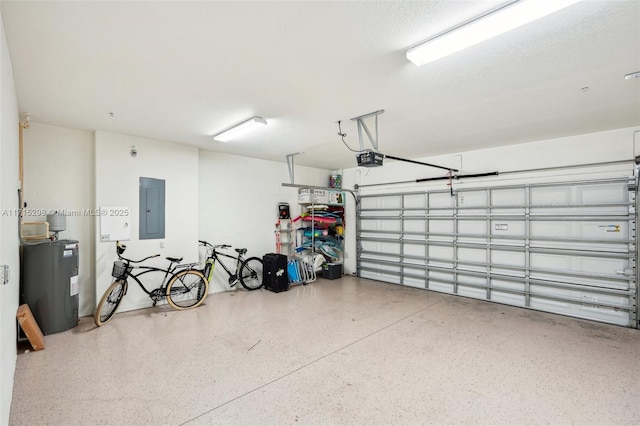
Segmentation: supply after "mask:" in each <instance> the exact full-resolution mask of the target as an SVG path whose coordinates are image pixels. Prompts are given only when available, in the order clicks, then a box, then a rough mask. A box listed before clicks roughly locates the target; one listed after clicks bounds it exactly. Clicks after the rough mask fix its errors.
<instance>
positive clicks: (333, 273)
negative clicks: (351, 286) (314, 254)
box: [322, 263, 342, 280]
mask: <svg viewBox="0 0 640 426" xmlns="http://www.w3.org/2000/svg"><path fill="white" fill-rule="evenodd" d="M341 276H342V263H325V264H323V265H322V278H326V279H328V280H337V279H338V278H340V277H341Z"/></svg>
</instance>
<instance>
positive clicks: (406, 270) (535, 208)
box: [358, 178, 638, 327]
mask: <svg viewBox="0 0 640 426" xmlns="http://www.w3.org/2000/svg"><path fill="white" fill-rule="evenodd" d="M634 184H635V178H629V179H624V178H620V179H610V180H602V181H590V182H572V183H548V184H547V183H540V184H533V185H522V186H517V185H510V186H507V187H499V186H496V187H488V188H474V189H458V191H457V192H456V196H455V197H451V194H450V193H449V191H435V192H433V191H432V192H425V193H408V194H402V193H401V194H393V196H389V195H388V194H387V195H384V196H376V195H371V196H364V197H363V202H362V205H363V206H376V207H375V208H372V209H370V211H362V212H361V213H359V217H358V220H359V221H360V224H361V225H364V224H366V228H367V229H363V230H361V232H360V234H359V235H360V236H365V237H367V236H369V237H371V236H372V235H375V232H378V233H379V235H378V236H377V238H386V239H389V240H394V241H393V242H391V241H389V242H380V241H378V242H376V243H375V244H369V242H367V241H360V244H359V247H360V248H361V249H362V250H371V251H372V252H374V253H376V252H384V253H385V254H387V255H389V256H391V257H390V258H389V259H387V261H388V262H392V263H393V262H397V263H398V264H399V265H400V264H403V265H401V266H402V268H400V269H397V272H398V274H399V275H401V276H402V277H403V278H402V279H398V278H397V277H395V278H394V277H391V275H393V272H394V270H393V268H389V267H387V266H385V267H383V266H380V265H377V266H376V269H375V271H376V273H377V274H378V276H379V277H380V276H384V278H383V279H382V280H388V281H389V282H400V283H401V284H403V285H408V286H415V287H421V288H422V287H426V288H428V289H430V290H435V291H442V292H447V293H452V294H457V295H461V296H466V297H474V298H479V299H485V300H490V301H494V302H499V303H507V304H510V305H514V306H521V307H527V308H532V309H540V310H544V311H548V312H554V313H561V314H564V315H571V316H576V317H580V318H588V319H593V320H596V321H604V322H610V323H614V324H620V325H625V326H633V327H637V325H638V323H637V317H638V313H637V308H636V299H637V290H636V273H635V270H636V264H637V253H636V244H635V240H636V235H635V227H636V217H635V216H636V214H635V211H636V206H635V203H636V201H635V193H633V192H629V188H632V189H633V185H634ZM378 198H380V199H378ZM364 200H367V201H366V203H365V202H364ZM367 215H370V216H369V217H367ZM393 215H395V216H393ZM373 238H374V239H375V237H373ZM365 240H366V238H365ZM359 265H360V263H359ZM362 265H363V266H364V263H362ZM359 267H360V266H359ZM361 276H364V275H361ZM378 279H381V278H378Z"/></svg>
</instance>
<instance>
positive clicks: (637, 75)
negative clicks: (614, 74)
mask: <svg viewBox="0 0 640 426" xmlns="http://www.w3.org/2000/svg"><path fill="white" fill-rule="evenodd" d="M632 78H640V71H637V72H632V73H630V74H627V75H625V76H624V79H625V80H631V79H632Z"/></svg>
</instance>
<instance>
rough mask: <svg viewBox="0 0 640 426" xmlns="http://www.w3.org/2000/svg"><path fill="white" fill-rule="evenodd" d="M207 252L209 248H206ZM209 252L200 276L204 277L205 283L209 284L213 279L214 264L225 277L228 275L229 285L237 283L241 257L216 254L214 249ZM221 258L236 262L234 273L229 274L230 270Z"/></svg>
mask: <svg viewBox="0 0 640 426" xmlns="http://www.w3.org/2000/svg"><path fill="white" fill-rule="evenodd" d="M207 250H209V248H207ZM210 250H211V254H208V255H207V260H206V262H205V265H204V270H203V271H202V274H203V275H204V276H205V278H206V279H207V281H209V282H211V278H213V270H214V269H215V266H216V262H218V263H219V264H220V266H222V269H224V271H225V272H226V273H227V275H229V284H235V283H236V282H237V281H238V269H240V264H241V263H242V261H243V260H244V259H243V257H242V255H238V256H233V255H231V254H228V253H221V252H218V251H217V250H216V248H215V247H213V248H211V249H210ZM222 257H227V258H229V259H233V260H235V261H236V272H231V269H230V268H229V267H228V266H227V265H226V264H225V263H224V262H223V261H222Z"/></svg>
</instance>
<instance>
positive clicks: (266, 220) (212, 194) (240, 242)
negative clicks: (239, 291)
mask: <svg viewBox="0 0 640 426" xmlns="http://www.w3.org/2000/svg"><path fill="white" fill-rule="evenodd" d="M199 170H200V179H199V194H200V215H199V223H200V226H199V229H200V233H199V235H200V238H201V239H204V240H207V241H209V242H210V243H212V244H231V245H233V246H234V247H240V248H241V247H245V248H247V249H248V253H247V254H248V256H258V257H262V256H263V255H264V254H265V253H274V252H275V248H276V247H275V244H276V243H275V232H274V231H275V224H276V221H277V219H278V203H279V202H288V203H289V206H290V209H291V215H292V217H295V216H296V215H297V214H298V213H299V212H300V207H299V205H298V204H297V199H298V190H297V189H296V188H290V187H283V186H281V184H282V183H290V180H289V171H288V168H287V164H286V163H279V162H274V161H265V160H258V159H254V158H246V157H238V156H234V155H228V154H222V153H217V152H210V151H200V165H199ZM329 174H330V171H328V170H324V169H315V168H310V167H300V166H296V167H295V183H296V184H305V185H313V186H328V184H329ZM219 269H222V268H219ZM228 289H229V286H228V283H227V275H226V274H225V273H224V271H222V270H219V271H216V272H215V273H214V278H213V281H212V284H211V289H210V291H212V292H215V291H224V290H228Z"/></svg>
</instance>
